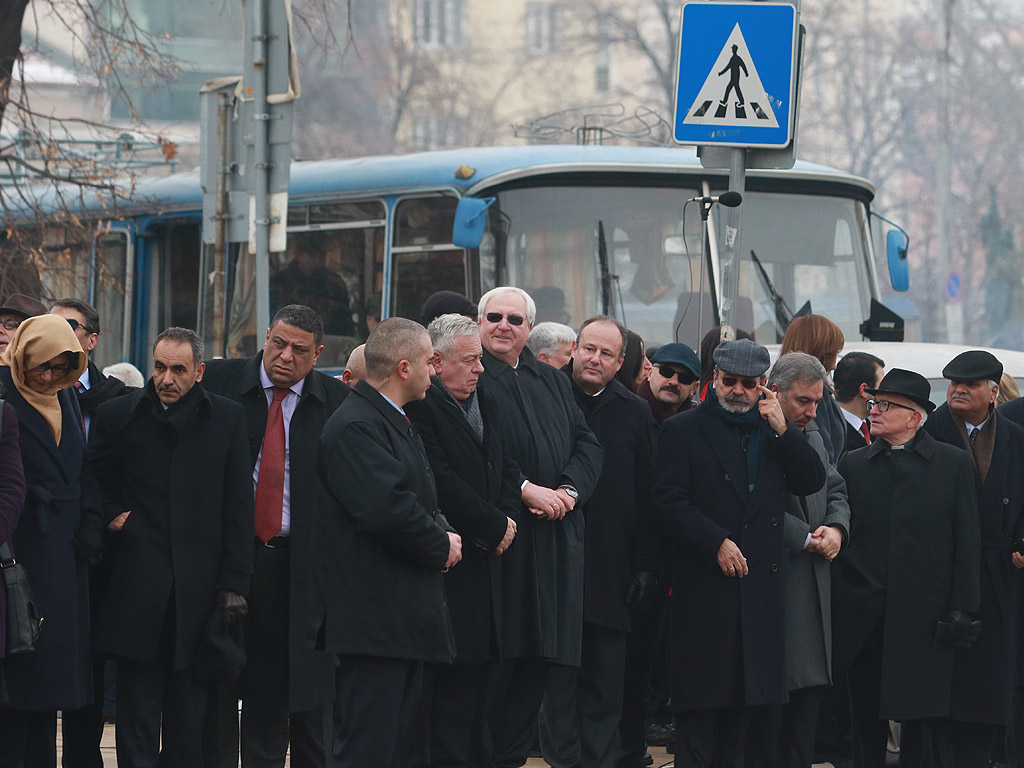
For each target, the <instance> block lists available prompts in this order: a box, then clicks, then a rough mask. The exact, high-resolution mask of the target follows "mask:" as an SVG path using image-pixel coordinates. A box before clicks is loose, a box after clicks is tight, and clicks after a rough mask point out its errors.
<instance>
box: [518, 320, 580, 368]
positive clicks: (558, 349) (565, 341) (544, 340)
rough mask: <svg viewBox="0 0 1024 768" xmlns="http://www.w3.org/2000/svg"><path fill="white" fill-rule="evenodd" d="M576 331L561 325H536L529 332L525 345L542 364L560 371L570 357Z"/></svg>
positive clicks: (550, 323) (548, 323) (549, 323)
mask: <svg viewBox="0 0 1024 768" xmlns="http://www.w3.org/2000/svg"><path fill="white" fill-rule="evenodd" d="M575 341H576V331H574V330H573V329H572V328H570V327H569V326H568V325H562V324H561V323H552V322H550V321H549V322H547V323H537V325H535V326H534V327H533V330H531V331H530V340H529V341H528V342H527V345H528V346H529V347H530V351H531V352H533V354H534V355H536V357H537V359H538V360H540V361H541V362H542V363H547V364H548V365H553V366H554V367H555V368H559V369H561V368H562V367H563V366H565V364H566V363H568V362H569V358H570V357H572V347H573V343H574V342H575Z"/></svg>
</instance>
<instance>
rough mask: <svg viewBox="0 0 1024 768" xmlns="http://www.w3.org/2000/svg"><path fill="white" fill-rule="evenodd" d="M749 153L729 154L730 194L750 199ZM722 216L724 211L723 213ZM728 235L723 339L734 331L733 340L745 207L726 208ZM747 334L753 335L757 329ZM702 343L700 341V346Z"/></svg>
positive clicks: (723, 259) (723, 249) (722, 252)
mask: <svg viewBox="0 0 1024 768" xmlns="http://www.w3.org/2000/svg"><path fill="white" fill-rule="evenodd" d="M746 160H747V151H746V150H745V149H733V150H731V151H730V153H729V190H730V191H732V192H739V193H740V194H741V195H743V196H746V193H747V192H746V183H747V165H746ZM719 210H720V212H721V209H719ZM724 213H725V233H724V236H723V237H722V238H721V240H720V243H719V260H720V263H721V271H722V274H721V281H722V293H721V299H722V300H721V303H720V304H719V310H720V314H721V322H722V338H723V339H725V338H727V334H728V332H729V329H732V331H733V332H734V333H733V336H732V337H733V338H735V330H736V300H737V298H738V296H739V290H740V254H741V253H742V251H741V250H740V248H741V247H742V244H741V242H740V241H741V238H740V233H741V230H740V219H741V217H742V214H743V205H742V204H740V205H738V206H736V207H735V208H726V209H725V211H724ZM743 330H745V331H748V332H753V330H754V329H753V328H744V329H743ZM701 341H702V339H697V343H698V344H700V342H701Z"/></svg>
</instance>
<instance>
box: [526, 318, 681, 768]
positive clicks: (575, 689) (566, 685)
mask: <svg viewBox="0 0 1024 768" xmlns="http://www.w3.org/2000/svg"><path fill="white" fill-rule="evenodd" d="M625 351H626V329H625V328H624V327H623V326H622V325H621V324H620V323H619V322H618V321H617V320H615V319H614V318H612V317H609V316H607V315H600V316H597V317H593V318H590V319H589V320H587V321H585V322H584V323H583V325H582V326H581V327H580V330H579V335H578V338H577V341H576V343H575V344H574V346H573V353H572V355H573V356H572V359H571V360H570V362H569V364H568V365H567V366H566V367H565V368H563V369H562V370H563V371H564V372H566V373H567V374H569V377H570V379H571V381H572V389H573V396H574V397H575V398H576V404H577V405H578V406H579V407H580V410H581V411H582V412H583V415H584V416H585V417H586V419H587V424H588V425H589V426H590V428H591V429H592V430H593V431H594V434H595V435H596V436H597V439H598V440H599V441H600V443H601V445H602V446H603V447H604V464H603V466H602V470H601V478H600V480H598V483H597V487H596V489H595V490H594V493H593V495H592V496H591V497H590V499H588V500H587V502H586V504H584V506H583V514H584V515H585V516H586V518H587V529H586V535H585V545H584V551H583V563H584V567H583V575H584V585H583V646H582V653H581V657H580V666H579V668H576V667H572V666H562V665H552V667H551V669H550V671H549V672H548V686H547V693H546V694H545V697H544V708H543V721H544V725H545V728H544V729H543V730H542V731H541V750H542V752H543V753H544V757H545V759H546V760H547V762H548V763H549V764H550V765H552V766H555V768H573V767H574V766H578V765H586V766H592V767H593V768H609V767H610V766H614V765H615V762H616V760H615V758H616V754H615V743H616V727H617V725H618V722H619V717H620V714H621V712H622V696H623V684H624V679H623V678H624V675H625V663H626V638H627V635H628V634H629V631H630V628H631V621H630V611H631V609H637V610H642V609H644V608H646V607H647V606H648V605H649V604H650V603H651V602H652V601H653V600H654V597H655V593H656V590H657V581H658V572H659V571H660V570H661V561H660V560H661V559H660V557H659V551H658V544H657V541H656V540H655V537H654V534H653V531H652V530H651V520H650V488H651V471H652V465H653V463H654V449H653V444H652V443H653V440H652V432H653V430H654V428H655V427H654V419H653V418H652V416H651V409H650V407H649V406H648V405H647V403H645V402H644V401H643V400H642V399H641V398H640V397H638V396H637V395H634V394H633V393H632V392H630V391H629V390H628V389H626V388H625V387H624V386H623V385H622V384H620V383H619V382H618V381H617V380H616V379H615V373H616V372H617V371H618V370H619V368H621V367H622V360H623V357H624V356H625Z"/></svg>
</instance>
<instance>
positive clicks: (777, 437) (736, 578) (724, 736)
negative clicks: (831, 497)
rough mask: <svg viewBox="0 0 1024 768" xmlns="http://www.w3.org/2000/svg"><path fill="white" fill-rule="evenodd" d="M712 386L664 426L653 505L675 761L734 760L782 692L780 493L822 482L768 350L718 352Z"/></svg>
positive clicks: (734, 344)
mask: <svg viewBox="0 0 1024 768" xmlns="http://www.w3.org/2000/svg"><path fill="white" fill-rule="evenodd" d="M714 361H715V374H714V380H713V383H714V387H713V388H709V389H708V392H707V395H706V397H705V400H704V402H703V403H702V404H701V405H700V406H698V407H697V408H695V409H693V410H691V411H687V412H685V413H682V414H680V415H678V416H674V417H672V418H671V419H668V420H667V421H666V422H665V423H664V424H663V425H662V429H661V439H660V441H659V444H658V454H657V458H656V460H655V466H654V485H653V488H652V491H651V506H652V509H653V512H654V517H655V520H660V522H661V526H662V530H663V531H664V532H665V534H666V536H667V538H668V540H669V546H670V547H672V610H671V617H672V618H671V621H672V624H671V664H670V666H671V669H672V679H671V681H670V685H671V689H670V690H671V695H672V706H673V709H674V710H675V713H676V716H677V741H676V753H675V765H676V766H677V768H683V767H684V766H686V767H687V768H689V767H690V766H693V767H694V768H697V767H698V766H708V765H722V766H732V765H742V764H743V760H744V751H745V749H746V751H747V752H748V755H749V754H758V753H759V752H763V751H765V750H767V749H772V748H773V747H772V745H770V744H765V745H760V744H753V743H751V744H749V745H748V744H747V741H748V728H750V726H751V725H752V724H753V725H754V726H755V727H754V728H752V729H751V733H754V732H762V733H763V728H761V729H758V728H757V727H756V726H757V725H758V723H759V721H762V720H763V719H764V718H766V717H767V716H769V715H770V706H769V705H773V704H781V703H783V702H784V701H785V699H786V693H787V689H786V670H785V633H786V618H785V613H786V612H785V595H786V570H787V565H788V562H789V554H788V550H787V549H786V545H785V542H784V540H783V535H782V532H783V520H784V519H785V515H786V495H785V494H787V493H791V494H795V495H797V496H806V495H808V494H811V493H814V492H815V491H817V490H818V489H819V488H821V487H822V485H823V484H824V482H825V469H824V467H823V465H822V463H821V461H820V460H819V459H818V457H817V455H816V454H815V453H814V449H813V448H812V447H811V445H810V443H808V442H807V440H806V439H805V438H804V436H803V434H802V432H801V431H800V429H799V428H798V427H796V426H795V425H792V424H790V423H789V422H788V421H787V420H786V417H785V415H784V413H783V410H782V406H781V404H780V402H779V398H778V395H776V393H774V392H772V391H771V390H769V389H767V388H766V387H765V386H764V382H765V379H764V374H765V371H767V370H768V365H769V356H768V350H767V349H765V348H764V347H762V346H759V345H757V344H755V343H754V342H752V341H750V340H749V339H741V340H739V341H725V342H722V344H720V345H719V346H718V348H717V349H716V350H715V353H714Z"/></svg>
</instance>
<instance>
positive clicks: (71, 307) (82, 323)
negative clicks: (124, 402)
mask: <svg viewBox="0 0 1024 768" xmlns="http://www.w3.org/2000/svg"><path fill="white" fill-rule="evenodd" d="M50 314H51V315H57V316H58V317H63V318H64V319H65V320H67V321H68V323H69V324H70V325H71V330H73V331H74V332H75V336H77V337H78V341H79V343H80V344H81V345H82V351H84V352H85V356H86V357H87V358H89V365H88V367H87V368H86V369H85V373H83V374H82V377H81V378H80V379H79V380H78V383H77V384H75V393H76V394H77V395H78V405H79V407H80V408H81V409H82V418H83V419H84V421H85V434H86V437H88V435H89V427H90V426H91V425H92V418H93V416H95V415H96V409H97V408H99V407H100V405H101V404H102V403H105V402H107V400H112V399H114V398H115V397H120V396H121V395H123V394H125V393H126V392H130V391H131V390H132V389H133V388H132V387H128V386H127V385H126V384H125V383H124V382H123V381H120V380H119V379H114V378H110V377H107V376H104V375H103V372H102V371H100V369H99V368H98V367H97V365H96V364H95V363H94V362H92V351H93V350H94V349H96V344H97V343H98V342H99V340H100V316H99V313H98V312H97V311H96V309H95V308H94V307H93V306H92V305H91V304H86V303H85V302H84V301H81V300H80V299H75V298H72V297H70V296H68V297H65V298H63V299H57V301H55V302H54V303H53V306H52V307H51V308H50Z"/></svg>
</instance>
